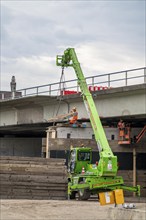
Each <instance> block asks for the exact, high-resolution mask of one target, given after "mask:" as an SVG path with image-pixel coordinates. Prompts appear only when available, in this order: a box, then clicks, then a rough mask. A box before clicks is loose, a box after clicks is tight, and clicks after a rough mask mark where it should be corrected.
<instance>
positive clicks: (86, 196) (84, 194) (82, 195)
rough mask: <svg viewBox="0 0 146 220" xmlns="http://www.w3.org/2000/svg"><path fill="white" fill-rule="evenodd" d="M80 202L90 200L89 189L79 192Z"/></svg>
mask: <svg viewBox="0 0 146 220" xmlns="http://www.w3.org/2000/svg"><path fill="white" fill-rule="evenodd" d="M78 195H79V200H88V199H89V198H90V195H91V193H90V191H89V190H87V189H80V190H79V191H78Z"/></svg>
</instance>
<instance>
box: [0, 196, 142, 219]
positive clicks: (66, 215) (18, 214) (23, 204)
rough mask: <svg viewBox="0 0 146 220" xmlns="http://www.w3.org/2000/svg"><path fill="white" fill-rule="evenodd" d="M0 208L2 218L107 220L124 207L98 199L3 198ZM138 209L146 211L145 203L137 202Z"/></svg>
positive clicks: (0, 217)
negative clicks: (105, 204) (106, 204)
mask: <svg viewBox="0 0 146 220" xmlns="http://www.w3.org/2000/svg"><path fill="white" fill-rule="evenodd" d="M0 208H1V214H0V219H1V220H46V219H47V220H100V219H101V220H105V219H111V217H110V215H111V210H114V211H115V210H118V209H123V208H122V206H121V205H119V206H118V207H116V208H115V207H114V205H108V206H100V204H99V203H98V201H72V200H70V201H67V200H64V201H59V200H1V201H0ZM136 210H138V211H140V213H141V212H145V210H146V206H145V204H144V203H143V204H142V203H138V204H136ZM109 211H110V213H109ZM120 215H121V214H120ZM114 216H115V214H114ZM134 216H135V215H134ZM112 219H114V217H113V218H112ZM115 219H116V217H115ZM130 219H134V218H130ZM140 219H143V217H142V218H141V217H140ZM144 219H145V218H144ZM127 220H128V219H127Z"/></svg>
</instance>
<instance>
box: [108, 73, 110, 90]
mask: <svg viewBox="0 0 146 220" xmlns="http://www.w3.org/2000/svg"><path fill="white" fill-rule="evenodd" d="M110 85H111V83H110V74H108V87H110Z"/></svg>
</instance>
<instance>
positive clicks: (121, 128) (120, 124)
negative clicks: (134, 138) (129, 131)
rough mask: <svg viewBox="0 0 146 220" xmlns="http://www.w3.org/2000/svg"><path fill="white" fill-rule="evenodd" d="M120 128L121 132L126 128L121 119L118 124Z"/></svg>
mask: <svg viewBox="0 0 146 220" xmlns="http://www.w3.org/2000/svg"><path fill="white" fill-rule="evenodd" d="M118 128H119V129H120V130H123V129H124V128H125V123H124V122H123V120H122V119H120V121H119V122H118Z"/></svg>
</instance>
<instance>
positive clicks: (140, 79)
mask: <svg viewBox="0 0 146 220" xmlns="http://www.w3.org/2000/svg"><path fill="white" fill-rule="evenodd" d="M86 82H87V85H88V87H89V90H90V91H97V90H101V89H108V88H116V87H121V86H129V85H137V84H143V83H146V67H142V68H137V69H130V70H125V71H119V72H113V73H107V74H102V75H95V76H90V77H86ZM64 91H68V94H74V93H78V92H80V89H79V86H78V84H77V79H73V80H68V81H63V82H57V83H51V84H46V85H41V86H34V87H29V88H24V89H19V90H17V91H16V93H15V94H19V95H15V97H11V98H13V99H14V98H15V99H18V98H22V97H27V96H34V95H50V96H60V95H67V92H66V93H65V92H64ZM20 94H21V95H20ZM2 97H3V98H2V100H6V99H8V98H5V97H4V96H2ZM9 99H10V98H9Z"/></svg>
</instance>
